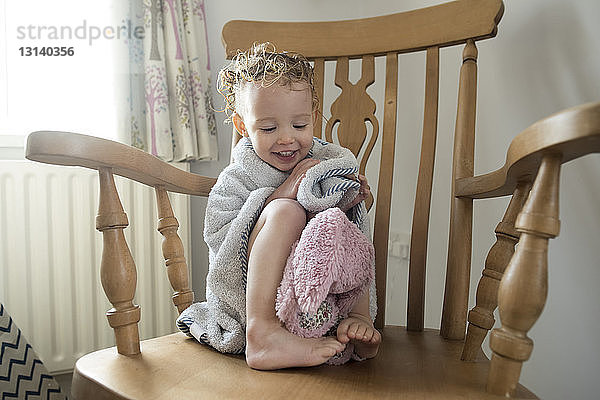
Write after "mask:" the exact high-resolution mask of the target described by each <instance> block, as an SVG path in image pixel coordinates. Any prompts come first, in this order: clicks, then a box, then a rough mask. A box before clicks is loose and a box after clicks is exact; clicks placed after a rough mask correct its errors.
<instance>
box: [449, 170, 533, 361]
mask: <svg viewBox="0 0 600 400" xmlns="http://www.w3.org/2000/svg"><path fill="white" fill-rule="evenodd" d="M530 188H531V182H526V181H523V182H519V184H518V185H517V188H516V189H515V192H514V193H513V196H512V198H511V200H510V203H509V204H508V208H507V209H506V213H504V217H503V218H502V221H501V222H500V223H499V224H498V226H497V227H496V230H495V231H494V232H496V243H494V245H493V246H492V248H491V249H490V251H489V253H488V256H487V258H486V259H485V268H484V270H483V272H482V275H481V279H480V280H479V285H478V286H477V297H476V305H475V307H474V308H473V309H472V310H471V311H470V312H469V317H468V319H469V327H468V329H467V338H466V340H465V344H464V346H463V352H462V356H461V359H462V360H465V361H473V360H474V359H475V358H476V357H477V354H479V351H480V349H481V344H482V343H483V340H484V339H485V336H486V335H487V333H488V331H489V330H490V329H492V327H493V326H494V323H495V322H496V320H495V319H494V310H495V309H496V307H497V306H498V286H499V285H500V280H501V279H502V275H503V274H504V270H505V269H506V265H507V264H508V262H509V261H510V259H511V257H512V256H513V254H514V252H515V244H517V242H518V241H519V232H518V231H517V230H516V229H515V220H516V219H517V214H518V213H519V212H520V211H521V208H522V207H523V203H524V202H525V199H526V198H527V194H528V193H529V189H530Z"/></svg>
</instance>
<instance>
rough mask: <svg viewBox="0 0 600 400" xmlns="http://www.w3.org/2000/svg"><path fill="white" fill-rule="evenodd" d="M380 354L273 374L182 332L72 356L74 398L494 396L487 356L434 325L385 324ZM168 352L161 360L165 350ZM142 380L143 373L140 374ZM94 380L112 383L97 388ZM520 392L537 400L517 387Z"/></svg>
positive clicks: (447, 397)
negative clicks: (132, 349)
mask: <svg viewBox="0 0 600 400" xmlns="http://www.w3.org/2000/svg"><path fill="white" fill-rule="evenodd" d="M383 336H384V341H383V345H382V347H381V348H380V353H379V355H378V356H377V357H376V358H375V359H372V360H368V361H364V362H360V363H359V362H351V363H348V364H346V365H343V366H338V367H333V366H320V367H314V368H294V369H287V370H280V371H274V372H264V371H255V370H252V369H250V368H248V367H247V365H246V362H245V360H244V358H243V357H242V356H231V355H223V354H220V353H217V352H215V351H213V350H211V349H210V348H208V347H206V346H203V345H201V344H199V343H197V342H196V341H195V340H193V339H189V338H187V337H186V336H185V335H183V334H181V333H176V334H173V335H169V336H165V337H162V338H157V339H151V340H148V341H145V342H143V343H142V354H141V355H139V356H136V357H125V356H121V355H119V354H117V353H116V349H115V348H110V349H106V350H101V351H98V352H96V353H92V354H89V355H87V356H85V357H83V358H82V359H80V360H79V361H78V362H77V366H76V370H75V374H74V379H73V388H72V395H73V398H75V399H82V400H83V399H92V398H93V399H114V398H117V399H123V398H125V399H146V400H151V399H184V398H195V399H196V398H197V399H204V398H206V399H212V398H215V399H241V398H244V399H281V398H286V399H296V398H299V399H300V398H301V399H305V398H309V399H311V398H313V399H314V398H319V399H338V398H344V399H361V400H363V399H423V400H425V399H427V400H430V399H446V400H448V399H473V400H475V399H499V398H501V397H497V396H491V395H488V394H486V393H485V381H486V379H487V371H488V367H489V361H487V359H486V358H485V356H484V355H483V353H482V354H481V357H480V358H479V359H478V360H477V361H475V362H463V361H460V353H461V349H462V342H451V341H446V340H444V339H442V338H441V337H440V336H439V334H438V332H437V331H433V330H427V331H425V332H422V333H411V332H407V331H406V330H405V329H404V328H401V327H386V328H385V329H384V331H383ZM166 347H170V348H171V350H170V352H171V354H172V355H173V354H175V355H176V357H175V358H176V359H175V360H173V359H172V358H173V357H170V358H169V359H166V358H165V356H164V355H165V348H166ZM140 375H141V376H143V377H144V378H142V379H140V378H139V376H140ZM93 381H99V382H104V383H105V384H106V385H107V386H108V387H109V388H110V389H103V390H99V389H98V387H97V386H96V385H95V384H93ZM517 398H523V399H531V398H536V397H535V396H534V395H533V394H531V393H530V392H528V391H527V390H526V389H524V388H523V387H519V389H518V392H517Z"/></svg>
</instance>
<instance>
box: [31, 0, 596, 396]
mask: <svg viewBox="0 0 600 400" xmlns="http://www.w3.org/2000/svg"><path fill="white" fill-rule="evenodd" d="M502 13H503V4H502V2H501V1H500V0H461V1H455V2H451V3H445V4H441V5H439V6H435V7H429V8H425V9H421V10H415V11H410V12H404V13H399V14H394V15H388V16H382V17H375V18H367V19H361V20H351V21H335V22H317V23H266V22H265V23H263V22H256V21H232V22H230V23H228V24H227V25H226V26H225V27H224V28H223V40H224V44H225V48H226V52H227V55H228V56H229V57H230V56H232V55H234V54H235V52H236V51H237V49H245V48H248V47H249V46H250V45H251V44H252V43H253V42H254V41H271V42H273V43H274V44H275V45H276V46H277V48H278V49H286V50H292V51H298V52H300V53H303V54H304V55H306V56H307V57H308V58H309V59H311V60H313V61H314V65H315V71H316V77H315V80H316V86H317V91H318V93H319V95H320V97H321V98H322V96H323V90H324V89H323V88H324V87H325V82H324V77H325V73H324V70H325V67H324V66H325V61H335V62H336V77H335V84H336V85H337V86H338V87H340V88H341V89H342V92H341V94H340V96H339V98H338V99H337V100H336V101H334V102H333V105H332V108H331V109H332V115H331V118H329V120H328V122H327V124H326V125H325V126H323V125H322V124H317V125H316V127H315V135H316V136H318V137H321V138H324V139H326V140H328V141H337V142H339V143H341V144H343V145H344V146H346V147H348V148H350V149H351V150H353V151H354V152H355V154H357V155H360V160H359V161H360V166H361V172H362V173H364V172H365V169H366V166H367V160H368V159H369V157H370V156H371V155H372V154H371V152H372V150H373V148H374V146H375V144H376V143H377V142H378V141H379V142H380V143H381V146H380V147H381V154H380V155H376V156H375V158H376V159H378V160H379V163H380V167H379V171H380V173H379V176H378V182H377V188H378V190H377V192H376V193H375V194H374V199H373V202H372V203H373V206H374V210H373V211H371V213H372V214H374V220H375V228H374V244H375V248H376V269H377V290H378V307H379V313H378V317H377V320H376V325H377V327H378V328H380V329H382V332H383V344H382V346H381V348H380V352H379V354H378V356H377V357H376V358H374V359H371V360H368V361H365V362H360V363H358V362H352V363H349V364H346V365H344V366H340V367H330V366H320V367H315V368H304V369H300V368H298V369H288V370H282V371H272V372H261V371H254V370H252V369H250V368H248V366H247V365H246V363H245V361H244V358H243V357H242V356H233V355H224V354H220V353H217V352H215V351H213V350H211V349H210V348H208V347H206V346H204V345H201V344H199V343H197V342H196V341H195V340H193V339H189V338H186V337H185V336H184V335H183V334H181V333H177V334H173V335H169V336H164V337H160V338H154V339H150V340H146V341H143V342H141V343H140V341H139V335H138V332H137V323H138V321H139V318H140V311H139V310H140V308H139V306H138V305H136V304H134V303H133V297H134V294H135V282H136V270H135V264H134V261H133V259H132V257H131V255H130V253H129V249H128V247H127V243H126V241H125V238H124V235H123V229H124V228H126V227H127V225H128V222H127V216H126V214H125V212H124V210H123V208H122V206H121V203H120V200H119V197H118V193H117V190H116V187H115V185H114V181H113V175H115V174H116V175H121V176H125V177H127V178H130V179H133V180H136V181H138V182H141V183H143V184H146V185H149V186H152V187H154V188H155V189H156V194H157V202H158V205H159V207H158V208H159V221H158V230H159V231H160V232H161V234H163V236H164V238H165V239H164V244H163V254H164V258H165V261H166V266H167V274H168V276H169V280H170V282H171V285H172V286H173V289H174V295H173V302H174V304H175V306H176V307H177V308H178V310H179V311H180V312H181V311H182V310H183V309H185V308H186V307H187V306H188V305H189V304H190V303H191V302H192V301H193V293H192V292H191V289H190V287H189V283H188V274H187V265H186V261H185V259H184V257H183V248H182V244H181V240H180V239H179V237H178V235H177V228H178V222H177V220H176V218H175V216H174V215H173V212H172V210H171V206H170V203H169V198H168V195H167V193H168V192H178V193H185V194H189V195H195V196H207V195H208V193H209V192H210V189H211V187H212V185H213V184H214V182H215V178H214V177H210V178H209V177H203V176H199V175H195V174H191V173H187V172H183V171H181V170H179V169H177V168H175V167H172V166H170V165H168V164H166V163H164V162H162V161H160V160H159V159H157V158H155V157H153V156H151V155H149V154H147V153H144V152H142V151H140V150H137V149H134V148H131V147H128V146H125V145H122V144H118V143H115V142H111V141H108V140H104V139H99V138H94V137H89V136H85V135H79V134H73V133H66V132H35V133H32V134H31V135H30V136H29V137H28V142H27V150H26V153H27V158H29V159H31V160H35V161H40V162H45V163H52V164H59V165H76V166H82V167H86V168H92V169H97V170H98V171H99V177H100V202H99V211H98V217H97V219H96V227H97V229H98V230H99V231H101V232H102V234H103V240H104V244H103V245H104V250H103V256H102V265H101V278H102V284H103V287H104V289H105V293H106V295H107V297H108V298H109V300H110V301H111V303H112V304H113V306H114V308H112V309H111V310H109V311H108V312H107V317H108V320H109V324H110V325H111V326H112V327H113V328H114V329H115V338H116V344H117V346H116V347H113V348H109V349H104V350H100V351H97V352H94V353H91V354H88V355H86V356H84V357H82V358H81V359H80V360H79V361H78V362H77V365H76V367H75V371H74V375H73V386H72V395H73V398H75V399H92V398H98V399H179V398H181V399H183V398H219V399H220V398H234V399H239V398H265V399H268V398H281V397H284V396H285V397H289V398H339V397H347V398H373V399H385V398H406V399H423V398H427V399H430V398H431V399H436V398H439V399H453V398H461V399H462V398H472V399H485V398H498V397H497V395H502V396H504V395H512V396H513V397H515V398H535V396H534V395H533V394H532V393H530V392H529V391H528V390H527V389H525V388H523V387H522V386H520V385H518V379H519V373H520V369H521V364H522V362H523V361H525V360H527V359H528V358H529V355H530V354H531V340H530V339H529V338H527V335H526V334H527V331H528V330H529V328H531V325H532V324H533V323H534V322H535V320H536V319H537V318H538V317H539V314H540V312H541V308H542V306H543V304H544V302H545V287H546V279H547V278H546V269H545V265H546V264H545V263H546V258H545V257H547V243H548V239H549V238H551V237H554V236H556V235H557V234H558V177H559V173H560V165H561V164H562V163H564V162H567V161H569V160H571V159H574V158H577V157H580V156H582V155H585V154H588V153H591V152H598V151H600V103H596V104H587V105H582V106H579V107H575V108H572V109H569V110H565V111H562V112H560V113H557V114H556V115H553V116H550V117H548V118H547V119H544V120H542V121H540V122H538V123H536V124H534V125H532V126H531V127H530V128H528V129H526V130H525V131H523V132H522V133H521V134H519V135H518V136H516V138H515V139H514V140H513V142H512V144H511V146H510V147H509V149H508V152H507V153H506V154H507V156H506V163H505V165H504V166H503V167H502V168H500V169H499V170H497V171H495V172H491V173H489V174H485V175H482V176H477V177H474V176H473V161H474V135H475V103H476V80H477V78H476V77H477V49H476V45H475V43H476V41H478V40H483V39H487V38H491V37H493V36H495V34H496V31H497V24H498V23H499V21H500V18H501V16H502ZM332 44H335V45H332ZM454 45H461V46H464V51H463V57H462V67H461V72H460V88H459V95H458V106H457V122H456V129H455V145H454V153H453V173H452V180H453V182H452V186H453V193H452V197H451V198H450V199H448V201H449V202H450V203H451V215H450V239H449V249H448V265H447V273H446V275H447V278H446V288H445V296H444V306H443V313H442V318H441V329H440V331H433V330H428V329H424V326H423V325H424V323H423V321H424V293H425V292H424V282H425V279H424V277H425V261H426V254H427V237H428V224H429V208H430V206H429V205H430V201H431V187H432V179H433V167H434V154H435V143H436V132H437V99H438V86H439V85H438V81H439V61H438V60H439V49H440V48H442V47H446V46H454ZM413 51H425V52H426V60H427V66H426V88H425V92H426V96H425V111H424V121H423V133H422V146H421V161H420V167H419V175H418V181H417V192H416V195H415V208H414V215H413V228H412V233H411V237H412V241H411V249H410V262H411V264H410V276H409V301H408V311H407V316H408V317H407V325H408V326H407V327H406V328H405V327H393V326H386V327H384V326H383V325H384V317H385V289H386V274H387V265H386V263H387V252H388V248H387V247H388V236H389V220H390V207H391V204H392V201H393V196H392V179H393V177H392V174H393V171H394V168H393V165H394V147H395V142H396V139H397V135H396V111H397V110H396V109H397V91H398V82H397V77H398V57H399V54H402V53H408V52H413ZM379 56H381V57H384V58H385V65H386V73H385V99H384V101H383V102H381V103H380V104H384V113H383V115H384V118H383V121H382V123H380V122H379V121H378V120H377V118H376V117H375V114H374V113H375V102H374V101H373V100H372V99H370V97H369V95H367V94H366V88H367V87H368V86H369V85H370V84H372V81H373V80H374V67H373V65H374V58H375V57H379ZM350 59H360V60H361V62H362V78H361V79H360V80H359V81H358V82H357V83H356V84H351V83H350V82H349V80H348V65H349V60H350ZM457 62H459V60H457ZM321 112H322V110H321ZM366 121H368V122H369V123H370V124H371V125H372V127H373V130H372V132H373V133H372V134H371V135H368V132H367V129H366V128H365V122H366ZM380 126H381V129H379V127H380ZM336 128H337V130H336ZM400 139H401V137H400V136H398V140H400ZM234 142H235V140H234ZM538 171H539V172H538ZM506 195H513V197H512V200H511V203H510V205H509V208H508V210H507V212H506V215H505V216H504V219H503V220H502V221H501V222H500V224H499V225H498V227H497V228H496V232H497V236H498V242H497V243H496V244H495V245H494V246H493V247H492V250H491V251H490V255H489V256H488V259H487V261H486V265H485V269H484V270H483V275H482V279H481V282H480V285H479V288H478V292H477V306H476V307H475V308H474V309H473V310H471V312H470V313H469V328H468V335H466V330H467V311H468V310H467V307H468V291H469V275H470V269H471V265H470V264H471V263H470V256H471V236H472V233H471V229H472V203H473V199H477V198H489V197H498V196H506ZM490 229H492V227H490ZM519 237H520V240H521V242H520V245H519V246H518V248H517V252H516V253H515V255H514V256H513V252H514V246H515V244H516V243H517V241H519ZM525 265H527V267H526V268H525V267H524V266H525ZM505 270H506V273H505ZM500 280H502V283H500ZM497 304H499V308H500V316H501V322H502V327H501V328H499V329H497V330H494V331H493V333H492V337H491V345H492V350H493V352H494V356H493V360H492V361H491V362H490V361H488V360H487V359H486V358H485V356H484V355H483V352H482V351H481V342H482V341H483V338H484V337H485V335H486V334H487V331H488V330H490V329H491V327H492V326H493V325H494V319H493V315H492V313H493V311H494V309H495V308H496V305H497ZM142 306H143V305H142ZM465 335H466V341H465ZM140 350H141V352H140ZM461 359H462V360H461ZM486 390H487V391H488V392H489V393H487V392H486Z"/></svg>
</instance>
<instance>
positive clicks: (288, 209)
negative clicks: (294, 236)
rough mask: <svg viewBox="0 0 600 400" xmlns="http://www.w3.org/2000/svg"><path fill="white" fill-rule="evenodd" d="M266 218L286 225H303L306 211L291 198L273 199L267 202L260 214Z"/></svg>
mask: <svg viewBox="0 0 600 400" xmlns="http://www.w3.org/2000/svg"><path fill="white" fill-rule="evenodd" d="M261 217H265V218H266V219H267V220H274V222H281V223H285V224H286V225H288V226H289V225H291V226H299V227H304V226H305V225H306V211H305V210H304V207H302V206H301V205H300V203H298V202H297V201H296V200H293V199H275V200H273V201H271V202H270V203H269V204H267V205H266V206H265V208H264V210H263V212H262V214H261Z"/></svg>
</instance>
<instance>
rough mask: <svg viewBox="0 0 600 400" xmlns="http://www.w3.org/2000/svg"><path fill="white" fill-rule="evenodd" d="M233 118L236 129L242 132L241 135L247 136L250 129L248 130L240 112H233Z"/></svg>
mask: <svg viewBox="0 0 600 400" xmlns="http://www.w3.org/2000/svg"><path fill="white" fill-rule="evenodd" d="M231 120H232V121H233V126H235V130H236V131H237V132H238V133H239V134H240V136H244V137H247V136H248V131H247V130H246V124H244V120H243V119H242V117H241V116H240V115H239V114H238V113H233V115H232V116H231Z"/></svg>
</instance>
